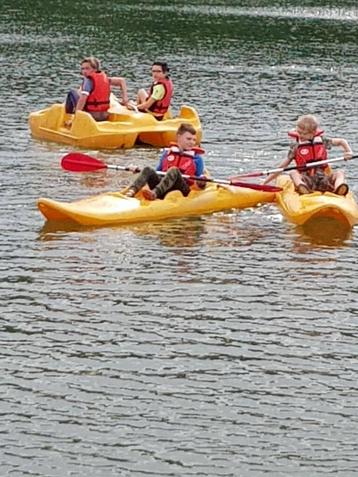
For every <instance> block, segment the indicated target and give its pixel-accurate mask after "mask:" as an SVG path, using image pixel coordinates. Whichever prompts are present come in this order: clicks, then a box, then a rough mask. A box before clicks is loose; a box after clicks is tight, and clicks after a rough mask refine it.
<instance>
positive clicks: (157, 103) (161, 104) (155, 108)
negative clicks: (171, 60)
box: [137, 61, 174, 121]
mask: <svg viewBox="0 0 358 477" xmlns="http://www.w3.org/2000/svg"><path fill="white" fill-rule="evenodd" d="M152 78H153V83H152V85H151V87H150V88H149V91H146V90H145V89H140V90H139V91H138V94H137V108H138V110H139V111H144V112H149V113H151V114H152V115H153V116H154V117H155V118H156V119H157V120H158V121H161V120H162V119H163V117H164V115H165V113H166V112H167V111H168V109H169V107H170V102H171V99H172V96H173V89H174V88H173V83H172V80H171V79H170V77H169V67H168V65H167V63H163V62H160V61H158V62H155V63H153V64H152Z"/></svg>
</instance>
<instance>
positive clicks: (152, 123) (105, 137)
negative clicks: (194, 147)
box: [29, 96, 202, 149]
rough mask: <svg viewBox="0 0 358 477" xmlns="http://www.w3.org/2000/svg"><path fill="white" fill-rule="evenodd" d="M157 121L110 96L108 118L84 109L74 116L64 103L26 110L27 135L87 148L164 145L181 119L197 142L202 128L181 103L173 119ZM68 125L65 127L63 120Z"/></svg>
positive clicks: (196, 116)
mask: <svg viewBox="0 0 358 477" xmlns="http://www.w3.org/2000/svg"><path fill="white" fill-rule="evenodd" d="M169 116H170V115H168V117H167V118H164V119H163V120H162V121H157V120H156V119H155V118H154V117H153V116H152V115H151V114H149V113H141V112H136V111H132V110H129V109H127V108H125V107H124V106H122V105H120V104H119V103H118V101H117V100H116V99H115V98H114V97H113V96H112V97H111V108H110V110H109V118H108V121H99V122H97V121H95V120H94V119H93V118H92V116H91V115H90V114H88V113H86V112H84V111H78V112H76V114H75V115H69V114H66V112H65V107H64V104H54V105H52V106H50V107H49V108H46V109H42V110H41V111H36V112H33V113H30V116H29V125H30V129H31V134H32V136H33V137H35V138H37V139H44V140H46V141H54V142H58V143H63V144H69V145H71V146H78V147H85V148H89V149H129V148H132V147H134V146H135V145H136V144H146V145H149V146H152V147H166V146H168V145H169V143H170V142H175V139H176V131H177V129H178V127H179V126H180V124H181V123H182V122H188V123H190V124H192V125H193V126H194V128H195V129H196V131H197V139H198V144H200V142H201V138H202V129H201V123H200V119H199V116H198V113H197V112H196V111H195V109H194V108H192V107H190V106H182V107H181V110H180V112H179V115H178V116H177V117H175V118H170V117H169ZM68 120H72V124H71V125H69V126H66V122H68Z"/></svg>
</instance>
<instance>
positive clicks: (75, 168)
mask: <svg viewBox="0 0 358 477" xmlns="http://www.w3.org/2000/svg"><path fill="white" fill-rule="evenodd" d="M61 166H62V167H63V168H64V169H66V170H67V171H72V172H91V171H97V170H100V169H112V170H117V171H128V172H133V173H138V172H141V169H140V168H139V167H136V166H119V165H117V164H106V163H104V162H103V161H101V160H99V159H96V158H94V157H91V156H88V155H87V154H83V153H79V152H73V153H69V154H66V155H65V156H64V157H63V158H62V160H61ZM156 173H157V174H158V175H165V174H166V172H163V171H156ZM182 176H183V177H184V178H185V179H189V180H192V181H201V182H212V183H215V184H223V185H231V186H236V187H245V188H246V189H254V190H261V191H264V192H271V193H272V192H280V191H281V190H282V189H281V188H280V187H276V186H270V185H263V184H262V185H261V184H249V183H247V182H238V181H236V180H225V179H220V180H216V179H211V178H210V177H205V176H203V177H199V176H191V175H186V174H182Z"/></svg>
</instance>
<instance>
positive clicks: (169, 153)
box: [162, 144, 205, 182]
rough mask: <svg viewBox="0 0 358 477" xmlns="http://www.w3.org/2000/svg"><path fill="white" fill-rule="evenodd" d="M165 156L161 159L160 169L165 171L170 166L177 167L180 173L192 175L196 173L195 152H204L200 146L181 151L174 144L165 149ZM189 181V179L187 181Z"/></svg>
mask: <svg viewBox="0 0 358 477" xmlns="http://www.w3.org/2000/svg"><path fill="white" fill-rule="evenodd" d="M165 152H166V154H165V156H164V158H163V161H162V171H163V172H166V171H167V170H168V169H170V168H171V167H177V168H178V169H179V170H180V172H181V173H182V174H186V175H188V176H193V175H195V174H196V164H195V161H194V157H195V154H204V152H205V151H204V149H201V147H193V148H192V149H190V150H189V151H181V150H180V149H179V147H178V146H177V145H176V144H171V146H170V147H169V148H167V149H165ZM188 182H189V181H188Z"/></svg>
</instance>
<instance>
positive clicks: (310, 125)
mask: <svg viewBox="0 0 358 477" xmlns="http://www.w3.org/2000/svg"><path fill="white" fill-rule="evenodd" d="M318 129H319V121H318V119H317V118H316V116H313V114H305V115H304V116H300V117H299V118H298V120H297V122H296V132H297V133H298V135H299V137H300V139H301V140H309V139H313V138H314V136H315V135H316V133H317V131H318Z"/></svg>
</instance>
